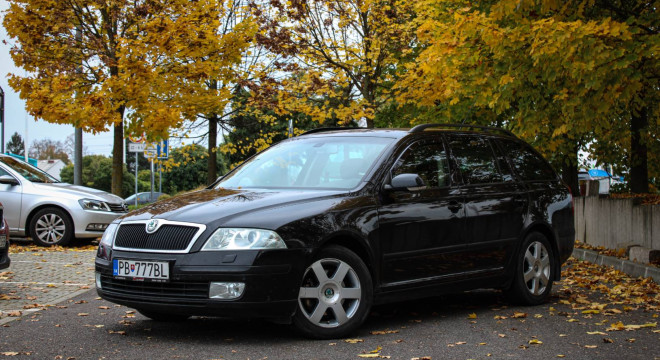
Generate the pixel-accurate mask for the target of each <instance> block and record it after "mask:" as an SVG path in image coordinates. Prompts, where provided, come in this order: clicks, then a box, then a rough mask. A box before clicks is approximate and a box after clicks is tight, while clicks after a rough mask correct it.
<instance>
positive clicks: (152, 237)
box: [112, 219, 206, 254]
mask: <svg viewBox="0 0 660 360" xmlns="http://www.w3.org/2000/svg"><path fill="white" fill-rule="evenodd" d="M150 222H152V220H133V221H122V222H121V223H120V224H119V229H117V233H116V235H115V241H114V244H113V247H112V248H113V250H121V251H132V252H145V253H165V254H187V253H189V252H190V249H191V248H192V247H193V245H195V242H196V241H197V239H198V238H199V236H200V235H201V234H202V233H203V232H204V230H206V225H202V224H195V223H188V222H180V221H169V220H162V219H158V225H157V228H156V230H154V231H152V232H151V233H149V232H148V231H147V227H148V224H149V223H150Z"/></svg>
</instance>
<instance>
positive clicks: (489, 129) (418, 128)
mask: <svg viewBox="0 0 660 360" xmlns="http://www.w3.org/2000/svg"><path fill="white" fill-rule="evenodd" d="M435 127H448V128H458V129H462V128H465V129H468V130H469V129H479V130H485V131H486V132H500V133H502V134H504V135H508V136H511V137H514V138H515V137H516V135H514V134H513V133H512V132H511V131H509V130H506V129H502V128H498V127H494V126H483V125H471V124H422V125H417V126H415V127H414V128H412V129H410V133H418V132H423V131H424V130H426V129H428V128H435Z"/></svg>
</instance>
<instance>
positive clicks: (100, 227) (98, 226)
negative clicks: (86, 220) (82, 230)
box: [87, 224, 108, 231]
mask: <svg viewBox="0 0 660 360" xmlns="http://www.w3.org/2000/svg"><path fill="white" fill-rule="evenodd" d="M107 227H108V224H89V225H87V231H105V229H106V228H107Z"/></svg>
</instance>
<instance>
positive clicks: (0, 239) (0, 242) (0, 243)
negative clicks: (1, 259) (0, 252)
mask: <svg viewBox="0 0 660 360" xmlns="http://www.w3.org/2000/svg"><path fill="white" fill-rule="evenodd" d="M6 246H7V235H0V249H4V248H5V247H6Z"/></svg>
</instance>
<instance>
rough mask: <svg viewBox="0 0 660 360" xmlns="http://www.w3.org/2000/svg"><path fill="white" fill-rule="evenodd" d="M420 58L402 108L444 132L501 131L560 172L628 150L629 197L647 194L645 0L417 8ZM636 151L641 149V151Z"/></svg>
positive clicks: (649, 96)
mask: <svg viewBox="0 0 660 360" xmlns="http://www.w3.org/2000/svg"><path fill="white" fill-rule="evenodd" d="M416 9H417V12H418V15H419V18H418V21H419V29H418V32H417V35H418V37H419V39H420V48H421V52H420V55H419V57H418V58H417V60H416V62H415V63H414V65H411V66H409V67H408V68H407V76H406V80H405V81H403V82H401V83H400V84H399V87H398V89H399V96H400V97H399V98H400V99H401V100H402V101H407V102H409V103H414V104H416V105H420V106H423V107H426V108H427V109H428V110H429V111H434V112H437V113H438V114H442V115H443V116H442V118H443V119H445V120H446V121H456V122H460V121H466V122H477V123H485V124H491V125H502V126H505V127H507V128H510V129H512V130H513V131H514V132H516V133H517V134H519V135H520V136H521V137H523V138H525V139H526V140H528V141H530V142H532V143H533V144H534V145H535V146H536V147H537V148H538V149H540V150H541V151H542V152H543V153H544V154H545V155H546V157H548V158H550V159H552V160H554V162H555V164H559V165H561V167H562V169H563V171H562V174H563V176H564V179H565V180H566V181H567V182H568V183H569V184H570V185H571V187H572V188H573V191H574V193H577V192H576V190H577V189H576V187H577V166H578V164H577V153H578V150H580V149H585V148H586V147H587V145H588V144H594V143H604V142H610V141H621V140H622V139H623V138H622V137H621V134H622V131H624V133H627V134H628V135H627V136H628V139H630V140H629V141H630V146H631V149H632V150H631V152H630V162H629V166H630V169H631V184H632V185H633V191H635V192H644V191H646V190H647V189H648V188H647V187H645V186H644V185H646V186H648V185H647V184H648V182H647V176H646V175H644V172H645V170H643V169H639V170H637V169H638V167H639V168H641V167H644V168H645V167H646V165H645V164H646V163H647V159H646V155H645V153H646V151H645V150H644V144H645V143H647V142H648V141H649V139H650V137H649V131H648V125H649V121H650V119H653V122H654V123H655V122H656V121H657V118H658V108H657V104H658V101H657V94H658V91H657V90H658V79H659V78H660V77H658V60H657V59H658V57H657V53H658V49H659V48H658V33H657V31H658V30H657V29H658V28H657V26H658V17H657V11H656V10H657V3H655V4H654V3H653V2H652V1H634V0H624V1H618V0H617V1H614V0H570V1H553V0H523V1H521V0H499V1H489V2H473V1H467V0H465V1H454V0H452V1H444V0H428V1H420V2H418V5H417V7H416ZM640 145H641V146H640Z"/></svg>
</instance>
